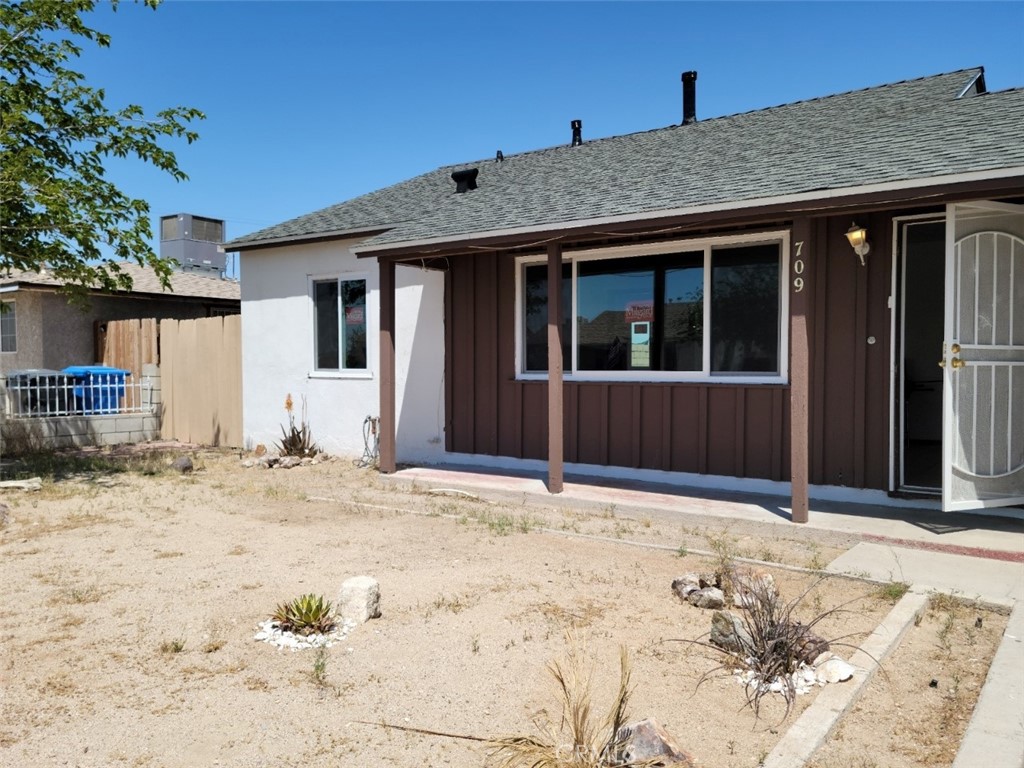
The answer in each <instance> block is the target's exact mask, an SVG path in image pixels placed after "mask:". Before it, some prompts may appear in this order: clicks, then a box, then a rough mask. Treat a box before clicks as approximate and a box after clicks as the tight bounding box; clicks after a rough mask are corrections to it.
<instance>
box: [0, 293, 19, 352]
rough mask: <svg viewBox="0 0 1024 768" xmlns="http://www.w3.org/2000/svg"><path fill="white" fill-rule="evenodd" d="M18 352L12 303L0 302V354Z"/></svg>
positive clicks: (15, 315) (15, 319)
mask: <svg viewBox="0 0 1024 768" xmlns="http://www.w3.org/2000/svg"><path fill="white" fill-rule="evenodd" d="M17 351H18V317H17V313H16V312H15V308H14V302H13V301H0V352H17Z"/></svg>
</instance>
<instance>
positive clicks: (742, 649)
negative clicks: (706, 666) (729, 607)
mask: <svg viewBox="0 0 1024 768" xmlns="http://www.w3.org/2000/svg"><path fill="white" fill-rule="evenodd" d="M711 643H712V644H713V645H717V646H718V647H719V648H721V649H722V650H725V651H729V652H730V653H735V654H738V655H740V656H744V657H746V656H749V655H750V647H751V645H753V640H752V639H751V637H750V633H749V632H748V631H747V628H746V627H745V626H744V625H743V620H742V619H741V618H740V617H739V616H736V615H735V614H732V613H730V612H729V611H715V612H714V614H713V615H712V616H711Z"/></svg>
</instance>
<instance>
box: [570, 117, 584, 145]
mask: <svg viewBox="0 0 1024 768" xmlns="http://www.w3.org/2000/svg"><path fill="white" fill-rule="evenodd" d="M582 143H583V121H582V120H573V121H572V146H574V147H578V146H579V145H580V144H582Z"/></svg>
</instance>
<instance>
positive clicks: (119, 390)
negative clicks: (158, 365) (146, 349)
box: [64, 365, 131, 414]
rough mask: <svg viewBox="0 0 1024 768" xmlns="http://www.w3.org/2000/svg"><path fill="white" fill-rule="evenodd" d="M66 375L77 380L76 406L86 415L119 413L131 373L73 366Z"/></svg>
mask: <svg viewBox="0 0 1024 768" xmlns="http://www.w3.org/2000/svg"><path fill="white" fill-rule="evenodd" d="M64 373H65V374H67V375H68V376H71V377H72V378H73V379H74V380H75V386H74V388H73V390H74V394H75V404H76V406H77V410H79V411H81V412H82V413H84V414H94V413H117V410H118V406H119V405H120V402H121V398H122V397H124V390H125V380H126V379H127V377H128V376H131V372H130V371H125V370H122V369H120V368H110V367H109V366H105V365H71V366H68V367H67V368H65V369H64Z"/></svg>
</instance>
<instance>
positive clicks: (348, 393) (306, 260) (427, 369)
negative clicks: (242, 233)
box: [241, 240, 444, 461]
mask: <svg viewBox="0 0 1024 768" xmlns="http://www.w3.org/2000/svg"><path fill="white" fill-rule="evenodd" d="M356 242H357V241H354V240H349V241H339V242H331V243H314V244H310V245H298V246H285V247H282V248H273V249H266V250H259V251H249V252H245V253H243V254H242V256H241V274H242V420H243V431H244V433H245V440H246V445H247V446H248V447H254V446H255V445H257V444H259V443H263V444H264V445H266V446H267V447H268V448H272V447H273V445H274V444H275V443H276V442H278V441H279V440H280V438H281V425H282V424H285V423H286V422H287V414H286V413H285V410H284V401H285V397H286V395H288V394H289V393H291V395H292V398H293V400H294V401H295V404H296V413H297V414H298V408H299V404H300V403H301V400H302V397H303V396H305V398H306V404H307V414H308V420H309V424H310V428H311V430H312V433H313V438H314V439H315V440H316V441H317V443H318V444H319V445H320V446H321V447H322V448H323V449H324V450H325V451H327V452H328V453H331V454H335V455H339V456H353V457H358V456H360V455H361V454H362V453H363V421H364V420H365V418H366V417H367V416H379V415H380V407H379V403H380V398H379V387H380V378H379V374H380V365H379V361H380V355H379V349H378V344H379V341H378V337H379V330H380V323H379V317H380V290H379V286H380V279H379V275H378V271H377V261H376V260H375V259H357V258H356V257H355V255H354V254H353V253H352V252H351V250H350V247H351V246H353V245H355V243H356ZM334 276H342V277H347V276H350V277H353V278H356V277H362V278H365V279H366V288H367V297H366V314H367V329H366V332H367V366H368V371H367V372H365V373H352V374H323V373H316V372H314V371H313V307H312V299H311V296H310V280H311V278H312V277H334ZM396 277H397V279H396V282H397V297H396V298H397V301H396V305H397V306H396V317H395V321H396V331H395V352H396V361H395V363H396V410H397V413H398V436H397V449H398V460H399V461H427V460H430V459H431V458H433V459H434V460H437V458H438V457H439V456H441V455H443V452H444V279H443V275H442V274H441V273H439V272H427V271H424V270H420V269H416V268H411V267H402V266H400V267H398V268H397V276H396ZM297 418H298V416H297Z"/></svg>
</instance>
